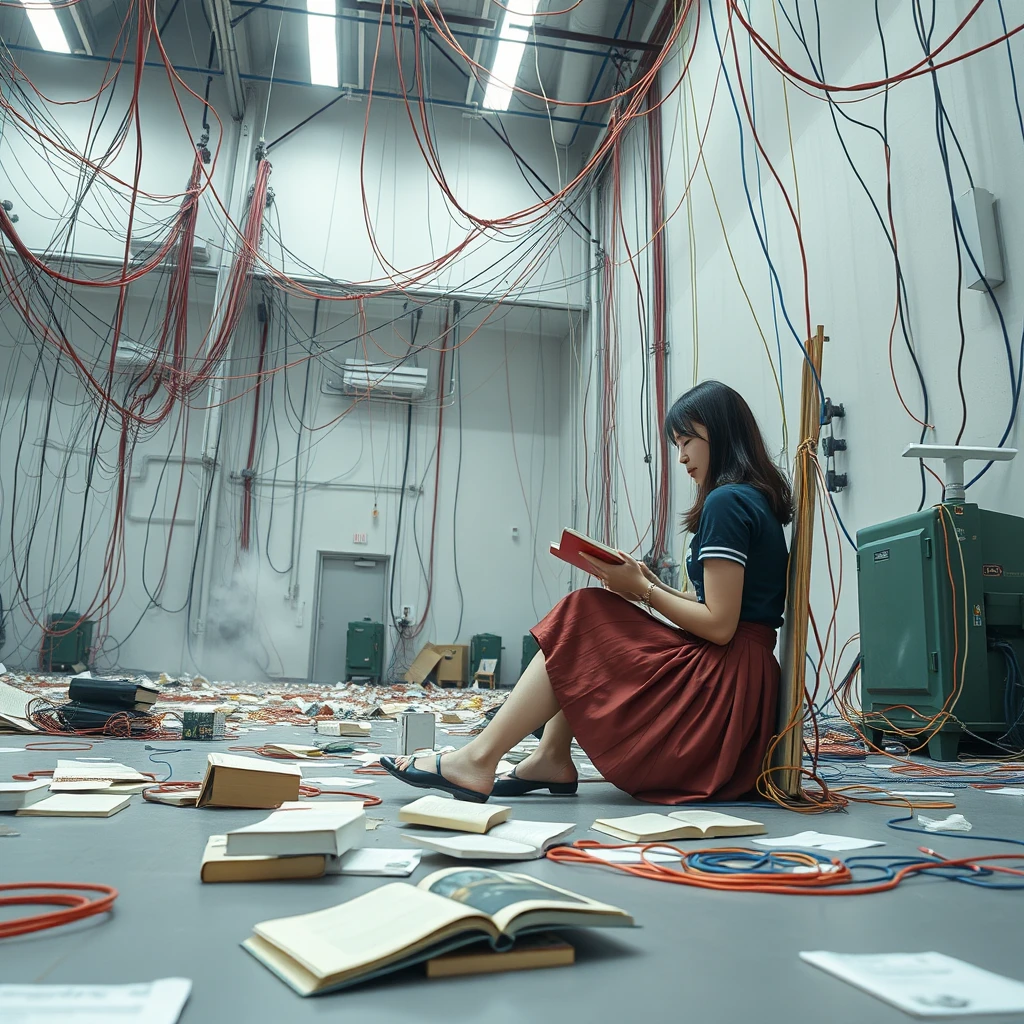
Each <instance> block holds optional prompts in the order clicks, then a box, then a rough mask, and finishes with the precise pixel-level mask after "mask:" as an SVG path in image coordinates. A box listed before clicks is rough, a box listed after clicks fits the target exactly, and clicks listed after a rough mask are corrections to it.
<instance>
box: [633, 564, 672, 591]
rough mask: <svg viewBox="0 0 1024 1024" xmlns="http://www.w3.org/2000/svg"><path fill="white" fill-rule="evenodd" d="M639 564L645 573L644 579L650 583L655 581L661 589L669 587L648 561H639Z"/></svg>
mask: <svg viewBox="0 0 1024 1024" xmlns="http://www.w3.org/2000/svg"><path fill="white" fill-rule="evenodd" d="M637 565H639V566H640V571H641V572H642V573H643V574H644V579H645V580H647V582H648V583H653V584H654V585H655V586H656V587H657V588H658V589H659V590H665V589H667V588H666V587H665V584H664V583H662V582H661V580H660V579H659V578H658V576H657V575H656V574H655V572H654V570H653V569H652V568H651V567H650V566H649V565H648V564H647V563H646V562H638V563H637Z"/></svg>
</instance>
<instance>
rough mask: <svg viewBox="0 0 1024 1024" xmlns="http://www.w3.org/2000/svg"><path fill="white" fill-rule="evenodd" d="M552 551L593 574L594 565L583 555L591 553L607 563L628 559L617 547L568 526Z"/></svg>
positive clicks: (592, 556)
mask: <svg viewBox="0 0 1024 1024" xmlns="http://www.w3.org/2000/svg"><path fill="white" fill-rule="evenodd" d="M550 551H551V554H553V555H554V556H555V558H560V559H561V560H562V561H563V562H568V563H569V564H570V565H574V566H576V568H577V569H582V570H583V571H584V572H589V573H591V574H593V572H594V567H593V566H592V565H591V564H590V563H589V562H588V561H587V560H586V559H585V558H582V557H581V555H590V557H591V558H596V559H597V560H598V561H599V562H604V563H606V564H607V565H623V564H624V563H625V561H626V560H625V559H624V558H623V557H622V555H620V554H619V553H618V551H616V550H615V548H610V547H608V545H607V544H602V543H601V542H600V541H597V540H594V539H593V538H591V537H587V536H586V535H585V534H582V533H579V532H578V531H576V530H570V529H569V528H568V527H566V528H565V529H564V530H562V537H561V540H559V541H558V543H557V544H552V545H551V547H550Z"/></svg>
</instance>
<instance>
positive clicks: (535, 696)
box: [398, 651, 572, 793]
mask: <svg viewBox="0 0 1024 1024" xmlns="http://www.w3.org/2000/svg"><path fill="white" fill-rule="evenodd" d="M558 711H559V709H558V701H557V699H556V698H555V691H554V690H553V689H552V687H551V680H550V679H548V673H547V668H546V667H545V664H544V652H543V651H538V652H537V653H536V654H535V655H534V658H533V661H531V662H530V664H529V665H527V666H526V671H525V672H524V673H523V674H522V676H520V678H519V682H518V683H516V685H515V689H514V690H513V691H512V692H511V693H510V694H509V696H508V700H506V701H505V703H504V704H503V705H502V707H501V710H500V711H498V713H497V714H496V715H495V716H494V718H493V719H492V720H491V722H490V723H489V724H488V725H487V727H486V728H485V729H484V731H483V732H482V733H480V735H479V736H475V737H474V738H473V739H472V740H470V741H469V743H467V744H466V745H465V746H464V747H460V748H459V749H458V750H456V751H453V752H452V753H450V754H445V755H444V757H443V758H442V759H441V771H442V772H443V773H444V777H445V778H446V779H448V780H449V781H450V782H454V783H457V784H458V785H460V786H464V787H465V788H466V789H473V790H476V791H477V792H478V793H490V791H491V788H492V786H493V785H494V770H495V768H497V766H498V762H499V761H500V760H501V758H502V756H503V755H504V754H506V753H507V752H508V751H509V750H511V749H512V747H514V746H515V745H516V744H517V743H518V742H519V741H520V740H521V739H523V737H524V736H529V735H530V733H531V732H533V730H534V729H537V728H538V727H540V726H541V725H543V724H544V723H545V722H548V721H551V720H553V719H555V718H557V717H562V720H563V721H564V716H559V714H558ZM561 731H562V730H561V729H560V728H558V727H556V730H555V732H556V735H560V734H561ZM545 733H547V729H545ZM569 738H570V740H571V738H572V737H571V735H570V737H569ZM554 743H555V739H553V740H552V744H554ZM411 761H412V758H399V759H398V764H399V766H400V767H403V768H404V767H406V766H407V765H408V764H409V763H410V762H411ZM435 762H436V758H434V757H420V758H417V759H416V760H415V765H416V767H417V768H420V769H422V770H423V771H425V772H432V771H435V770H436V763H435ZM524 763H525V762H524ZM552 781H559V780H552Z"/></svg>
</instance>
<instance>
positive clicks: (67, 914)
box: [0, 882, 117, 939]
mask: <svg viewBox="0 0 1024 1024" xmlns="http://www.w3.org/2000/svg"><path fill="white" fill-rule="evenodd" d="M29 889H42V890H47V891H45V892H37V893H35V894H33V895H26V896H0V907H23V906H40V905H47V906H63V907H66V908H67V909H66V910H51V911H49V912H48V913H45V914H33V915H32V916H31V917H16V918H15V919H14V920H12V921H0V939H9V938H11V937H12V936H14V935H28V934H29V933H30V932H41V931H44V930H45V929H47V928H57V927H59V926H60V925H64V924H70V923H71V922H72V921H81V920H82V918H84V917H93V916H95V915H96V914H105V913H106V912H107V911H108V910H110V909H111V907H113V905H114V900H116V899H117V890H116V889H115V888H113V887H112V886H109V885H94V884H91V883H89V882H2V883H0V892H11V891H13V890H18V891H25V890H29ZM61 890H64V891H63V892H62V891H61ZM87 892H88V893H101V894H102V895H101V896H99V897H89V896H85V895H82V893H87Z"/></svg>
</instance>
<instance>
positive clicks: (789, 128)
mask: <svg viewBox="0 0 1024 1024" xmlns="http://www.w3.org/2000/svg"><path fill="white" fill-rule="evenodd" d="M772 17H773V18H774V19H775V48H776V52H777V53H782V38H781V36H780V35H779V12H778V0H772ZM780 77H781V78H782V102H783V105H784V106H785V108H786V132H787V134H788V135H789V162H790V164H791V165H792V167H793V191H794V193H795V194H796V222H797V224H798V225H799V224H802V223H803V220H802V218H801V216H800V182H799V181H798V180H797V176H796V152H795V151H794V149H793V125H792V123H791V121H790V119H789V88H788V86H787V85H786V76H785V75H781V76H780Z"/></svg>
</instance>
